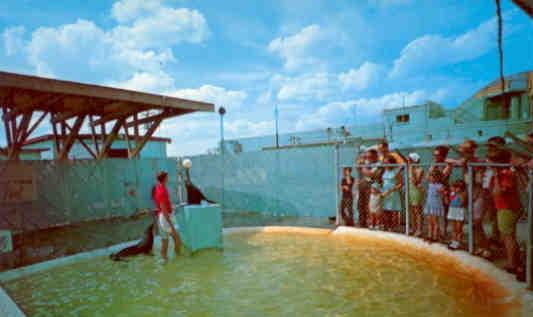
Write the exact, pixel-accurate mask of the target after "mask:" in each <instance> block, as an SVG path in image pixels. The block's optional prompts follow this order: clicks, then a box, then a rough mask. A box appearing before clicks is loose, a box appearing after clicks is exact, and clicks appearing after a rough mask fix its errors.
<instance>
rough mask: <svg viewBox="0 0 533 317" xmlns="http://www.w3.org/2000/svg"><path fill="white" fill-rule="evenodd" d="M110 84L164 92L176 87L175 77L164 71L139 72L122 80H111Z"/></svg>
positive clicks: (131, 88)
mask: <svg viewBox="0 0 533 317" xmlns="http://www.w3.org/2000/svg"><path fill="white" fill-rule="evenodd" d="M108 84H109V85H110V86H115V87H119V88H124V89H130V90H139V91H145V92H151V93H162V92H165V91H168V90H170V89H172V88H173V87H174V79H173V78H172V77H171V76H169V75H168V74H167V73H165V72H163V71H159V72H156V73H151V72H138V73H135V74H133V76H132V77H131V78H130V79H128V80H125V81H122V82H109V83H108Z"/></svg>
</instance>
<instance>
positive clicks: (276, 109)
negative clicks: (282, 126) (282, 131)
mask: <svg viewBox="0 0 533 317" xmlns="http://www.w3.org/2000/svg"><path fill="white" fill-rule="evenodd" d="M274 116H275V118H276V149H279V130H278V129H279V124H278V122H279V110H278V104H276V105H275V108H274Z"/></svg>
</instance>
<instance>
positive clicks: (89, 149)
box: [65, 123, 96, 158]
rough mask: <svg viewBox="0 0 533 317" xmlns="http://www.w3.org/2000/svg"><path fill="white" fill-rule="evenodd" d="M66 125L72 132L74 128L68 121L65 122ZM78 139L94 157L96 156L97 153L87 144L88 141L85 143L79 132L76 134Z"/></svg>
mask: <svg viewBox="0 0 533 317" xmlns="http://www.w3.org/2000/svg"><path fill="white" fill-rule="evenodd" d="M65 125H66V127H67V130H69V131H70V132H71V133H72V130H73V129H72V128H71V127H70V126H69V125H68V123H65ZM76 140H78V141H79V142H80V144H81V145H82V146H83V147H84V148H85V150H87V152H88V153H89V154H90V155H91V156H92V157H93V158H96V153H95V152H94V151H93V150H92V149H91V148H90V147H89V145H87V143H85V141H84V140H83V139H82V138H81V137H80V135H79V133H78V135H77V136H76Z"/></svg>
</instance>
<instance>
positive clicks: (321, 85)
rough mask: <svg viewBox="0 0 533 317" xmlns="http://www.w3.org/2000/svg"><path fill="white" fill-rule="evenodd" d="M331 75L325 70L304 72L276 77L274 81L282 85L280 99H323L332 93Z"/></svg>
mask: <svg viewBox="0 0 533 317" xmlns="http://www.w3.org/2000/svg"><path fill="white" fill-rule="evenodd" d="M330 77H331V75H329V74H328V73H324V72H319V73H312V74H304V75H300V76H297V77H282V76H278V77H276V78H274V82H277V83H278V84H279V85H280V87H281V88H280V89H279V91H278V94H277V98H278V99H279V100H280V101H287V100H307V99H318V100H323V99H324V98H325V97H326V96H328V95H329V94H330V93H331V85H332V84H334V83H332V81H331V78H330Z"/></svg>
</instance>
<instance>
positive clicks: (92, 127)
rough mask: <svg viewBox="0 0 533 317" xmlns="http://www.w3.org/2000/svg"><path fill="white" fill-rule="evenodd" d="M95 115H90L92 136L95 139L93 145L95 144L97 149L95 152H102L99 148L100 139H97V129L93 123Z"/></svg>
mask: <svg viewBox="0 0 533 317" xmlns="http://www.w3.org/2000/svg"><path fill="white" fill-rule="evenodd" d="M93 122H94V120H93V115H90V116H89V126H90V127H91V136H92V140H93V145H94V149H95V153H98V152H100V150H99V148H100V147H99V146H98V140H97V139H96V129H95V127H94V125H93Z"/></svg>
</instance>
